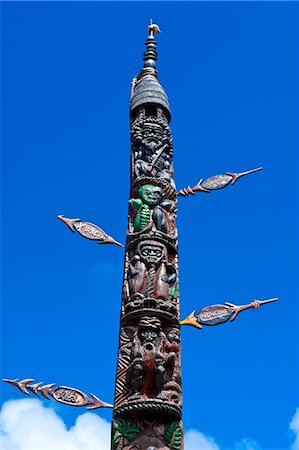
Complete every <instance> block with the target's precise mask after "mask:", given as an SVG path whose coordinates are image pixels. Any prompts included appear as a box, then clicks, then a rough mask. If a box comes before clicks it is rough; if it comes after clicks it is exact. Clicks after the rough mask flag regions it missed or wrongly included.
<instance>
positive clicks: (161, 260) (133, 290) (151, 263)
mask: <svg viewBox="0 0 299 450" xmlns="http://www.w3.org/2000/svg"><path fill="white" fill-rule="evenodd" d="M167 259H168V252H167V248H166V246H165V245H163V244H161V243H159V242H157V241H151V240H144V241H142V242H140V243H139V245H138V247H137V249H136V254H135V255H134V256H133V257H132V259H131V261H130V265H129V268H128V286H129V299H128V301H127V306H126V312H129V311H132V310H134V309H136V308H139V307H141V306H142V305H143V306H145V305H144V303H143V301H142V299H143V298H147V300H146V303H147V306H148V307H154V308H156V307H157V305H158V306H159V307H160V308H161V309H164V310H166V311H169V312H170V313H172V314H175V313H176V304H175V302H173V299H172V296H171V292H172V290H173V288H174V287H175V285H176V280H177V274H176V269H175V266H174V265H173V264H171V263H169V262H168V261H167Z"/></svg>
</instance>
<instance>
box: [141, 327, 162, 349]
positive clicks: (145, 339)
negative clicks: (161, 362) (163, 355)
mask: <svg viewBox="0 0 299 450" xmlns="http://www.w3.org/2000/svg"><path fill="white" fill-rule="evenodd" d="M158 336H159V335H158V331H157V330H154V329H152V328H148V329H146V328H144V329H142V330H141V331H140V332H139V339H140V343H141V345H142V346H143V347H145V349H146V350H153V349H154V347H155V346H157V344H158Z"/></svg>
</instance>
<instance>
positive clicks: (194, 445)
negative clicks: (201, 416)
mask: <svg viewBox="0 0 299 450" xmlns="http://www.w3.org/2000/svg"><path fill="white" fill-rule="evenodd" d="M199 449H200V450H220V447H219V446H218V445H217V444H216V442H215V440H214V439H213V438H212V437H209V436H205V435H204V434H202V433H200V431H197V430H193V429H191V430H188V431H187V432H186V433H185V450H199Z"/></svg>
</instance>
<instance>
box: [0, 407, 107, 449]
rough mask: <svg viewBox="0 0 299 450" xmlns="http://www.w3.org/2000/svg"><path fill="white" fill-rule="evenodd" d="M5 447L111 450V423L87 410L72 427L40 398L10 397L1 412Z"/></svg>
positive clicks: (1, 442) (1, 445)
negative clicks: (66, 424)
mask: <svg viewBox="0 0 299 450" xmlns="http://www.w3.org/2000/svg"><path fill="white" fill-rule="evenodd" d="M0 448H1V449H3V450H83V449H84V450H107V449H109V448H110V424H109V423H108V422H107V421H106V420H104V419H102V418H101V417H99V416H98V415H96V414H93V413H84V414H82V415H81V416H79V417H78V418H77V420H76V423H75V425H74V426H73V427H71V428H70V429H69V430H68V429H67V428H66V426H65V424H64V422H63V420H62V419H61V418H60V417H59V416H58V415H57V414H56V413H55V411H54V410H53V409H52V408H47V407H45V406H44V405H43V403H42V402H41V401H39V400H34V399H23V400H10V401H8V402H6V403H5V404H4V405H3V408H2V410H1V413H0Z"/></svg>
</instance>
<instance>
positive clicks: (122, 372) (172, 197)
mask: <svg viewBox="0 0 299 450" xmlns="http://www.w3.org/2000/svg"><path fill="white" fill-rule="evenodd" d="M157 32H159V29H158V27H157V26H156V25H150V26H149V36H148V38H147V39H146V51H145V53H144V67H143V69H142V70H141V72H140V74H139V76H138V77H137V78H134V79H133V83H132V92H131V105H130V123H131V190H130V200H129V225H128V233H127V244H126V254H125V268H124V280H123V295H122V307H121V327H120V335H119V354H118V364H117V375H116V377H117V379H116V388H115V401H114V414H113V424H112V449H113V450H116V449H117V450H122V449H124V450H129V449H130V450H133V449H136V450H150V449H151V450H153V449H165V450H166V449H175V450H179V449H181V448H183V444H182V433H183V430H182V422H181V416H182V409H181V408H182V391H181V355H180V326H179V290H178V256H177V247H178V244H177V229H176V211H177V208H176V205H177V196H176V188H175V184H174V181H173V164H172V154H173V149H172V137H171V131H170V128H169V121H170V108H169V103H168V99H167V96H166V94H165V92H164V90H163V88H162V86H161V85H160V83H159V81H158V78H157V70H156V59H157V52H156V44H157V43H156V41H155V39H154V34H156V33H157Z"/></svg>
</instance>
